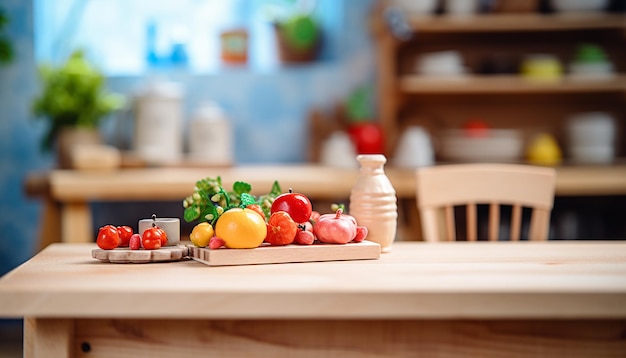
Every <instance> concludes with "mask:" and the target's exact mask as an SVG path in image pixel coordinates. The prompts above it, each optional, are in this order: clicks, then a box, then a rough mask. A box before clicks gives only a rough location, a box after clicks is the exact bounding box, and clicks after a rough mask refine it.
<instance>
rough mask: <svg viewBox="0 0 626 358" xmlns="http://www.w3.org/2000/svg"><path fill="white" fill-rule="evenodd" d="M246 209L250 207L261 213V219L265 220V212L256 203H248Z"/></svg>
mask: <svg viewBox="0 0 626 358" xmlns="http://www.w3.org/2000/svg"><path fill="white" fill-rule="evenodd" d="M246 209H250V210H252V211H254V212H256V213H258V214H259V215H261V217H262V218H263V220H265V213H264V212H263V209H261V206H259V205H258V204H250V205H248V206H246Z"/></svg>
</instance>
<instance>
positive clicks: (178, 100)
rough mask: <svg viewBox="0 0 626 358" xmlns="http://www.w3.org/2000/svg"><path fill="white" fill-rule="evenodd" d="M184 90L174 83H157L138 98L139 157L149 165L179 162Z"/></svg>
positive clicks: (136, 146) (136, 122)
mask: <svg viewBox="0 0 626 358" xmlns="http://www.w3.org/2000/svg"><path fill="white" fill-rule="evenodd" d="M182 99H183V90H182V88H181V87H180V85H179V84H177V83H174V82H165V81H154V82H151V83H150V84H148V86H146V87H145V88H144V89H143V90H142V91H140V92H139V94H138V95H137V96H136V97H135V103H134V104H135V108H134V109H135V140H134V145H133V146H134V150H135V152H136V154H137V155H138V156H139V157H140V158H141V159H143V160H145V161H146V162H148V163H149V164H165V163H170V162H176V161H178V160H180V158H181V156H182V151H183V145H182V136H183V135H182V126H183V123H182V120H183V109H182Z"/></svg>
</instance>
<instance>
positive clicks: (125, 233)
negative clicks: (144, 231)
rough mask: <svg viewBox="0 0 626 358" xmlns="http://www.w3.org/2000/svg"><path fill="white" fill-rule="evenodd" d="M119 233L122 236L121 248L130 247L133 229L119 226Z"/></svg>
mask: <svg viewBox="0 0 626 358" xmlns="http://www.w3.org/2000/svg"><path fill="white" fill-rule="evenodd" d="M117 233H118V234H119V235H120V244H119V246H120V247H128V242H129V241H130V237H131V236H132V235H133V229H132V228H131V227H130V226H118V227H117Z"/></svg>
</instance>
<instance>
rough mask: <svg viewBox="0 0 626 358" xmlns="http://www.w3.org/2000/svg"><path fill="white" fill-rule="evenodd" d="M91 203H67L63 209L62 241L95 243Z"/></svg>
mask: <svg viewBox="0 0 626 358" xmlns="http://www.w3.org/2000/svg"><path fill="white" fill-rule="evenodd" d="M92 225H93V224H92V218H91V209H90V207H89V203H65V204H63V207H62V209H61V241H62V242H93V241H94V238H93V237H92V236H93V232H92Z"/></svg>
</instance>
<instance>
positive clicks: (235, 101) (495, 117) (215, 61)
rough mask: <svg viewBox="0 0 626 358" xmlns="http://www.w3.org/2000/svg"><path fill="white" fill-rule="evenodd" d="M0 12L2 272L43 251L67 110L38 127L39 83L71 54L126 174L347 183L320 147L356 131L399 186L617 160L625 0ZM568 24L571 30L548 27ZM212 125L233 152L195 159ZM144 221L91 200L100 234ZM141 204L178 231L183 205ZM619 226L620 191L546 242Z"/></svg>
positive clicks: (569, 201) (60, 5) (580, 212)
mask: <svg viewBox="0 0 626 358" xmlns="http://www.w3.org/2000/svg"><path fill="white" fill-rule="evenodd" d="M581 3H582V5H581ZM596 3H597V4H596ZM593 6H597V7H596V8H593ZM0 11H1V12H0V15H1V16H2V18H1V22H0V40H1V41H2V42H1V43H0V55H1V56H2V63H1V64H0V126H1V127H0V136H2V139H1V140H0V146H1V148H0V166H1V171H0V182H1V183H2V185H1V186H0V190H1V195H2V196H1V198H2V200H1V204H0V205H1V206H0V232H1V235H0V237H1V240H0V274H4V273H6V272H8V271H9V270H10V269H12V268H14V267H16V266H17V265H19V264H20V263H22V262H24V261H25V260H27V259H28V258H29V257H31V256H32V255H33V254H34V253H35V252H36V250H38V246H37V245H38V242H37V239H38V236H39V234H40V230H41V229H42V228H41V227H39V225H38V223H39V222H40V219H41V215H42V203H41V200H40V198H38V197H36V196H28V195H26V193H25V189H24V180H25V178H26V177H27V176H28V175H29V174H32V173H36V172H45V171H46V170H50V169H53V168H56V167H58V166H63V165H64V164H63V163H62V158H60V157H58V156H57V153H56V152H55V151H54V150H45V149H42V144H41V143H42V139H43V138H44V137H45V135H46V134H47V132H48V129H49V125H48V123H47V121H46V120H43V119H42V117H46V116H45V113H49V111H50V108H49V107H45V105H44V104H45V103H44V102H45V101H46V100H47V101H49V102H51V103H52V104H50V103H48V104H49V105H51V106H57V105H58V106H63V103H62V101H61V100H58V99H52V100H50V98H47V99H42V104H41V106H40V107H41V108H40V109H41V110H40V113H39V115H36V114H35V113H34V112H33V105H34V103H35V100H36V99H38V98H40V99H41V98H42V96H43V94H42V93H43V91H44V84H45V83H44V82H43V81H42V80H41V77H40V74H39V72H38V69H39V68H40V67H41V66H42V65H46V64H47V65H49V66H51V67H50V68H60V67H62V66H65V65H66V63H67V61H68V59H69V58H70V57H71V56H72V55H74V56H75V58H74V59H75V60H76V61H77V62H75V63H74V65H72V66H74V67H72V68H73V69H74V70H77V71H82V70H85V68H84V67H85V66H92V67H93V68H95V69H97V71H99V72H100V73H101V74H102V75H103V76H104V83H103V84H104V89H105V90H106V91H107V92H108V93H111V94H115V95H118V97H115V98H111V101H112V103H113V102H115V104H117V105H119V108H117V109H115V110H114V111H112V112H111V113H109V114H107V115H106V116H105V118H104V120H103V121H102V122H101V123H100V124H99V126H98V132H99V134H100V135H101V136H102V140H103V142H104V144H106V146H108V148H113V149H115V150H117V151H120V152H124V153H127V152H128V151H129V150H130V149H133V148H134V149H135V154H137V153H139V154H141V151H142V150H143V153H144V154H145V155H144V156H141V155H138V156H136V157H133V156H125V157H124V159H123V164H124V165H129V166H133V165H135V166H139V165H164V164H168V163H169V162H172V161H173V162H176V161H181V160H184V161H185V163H187V164H190V165H207V166H211V165H213V166H220V165H248V164H264V163H273V164H274V163H277V164H294V163H295V164H297V163H306V162H320V163H321V164H323V165H331V166H346V165H347V166H350V165H352V164H353V163H345V162H342V157H341V156H333V155H327V153H328V152H327V151H325V150H326V149H328V148H345V147H342V146H343V145H345V144H346V138H347V137H346V133H345V132H343V131H341V129H345V128H346V126H350V125H351V124H352V125H353V124H366V125H370V127H372V128H369V129H368V130H373V131H374V132H370V133H373V134H370V136H373V137H376V136H377V135H380V133H383V135H384V137H383V138H378V139H376V140H373V142H370V143H369V147H367V145H368V144H363V143H361V144H363V145H365V147H358V146H356V145H355V146H353V147H351V148H348V152H349V151H350V150H354V151H355V152H364V151H384V152H385V153H386V154H388V156H389V158H390V162H389V164H388V165H390V166H397V167H402V168H409V169H410V168H414V167H417V166H421V165H432V164H435V163H436V162H442V163H443V162H467V161H485V160H487V161H517V162H530V163H535V164H541V165H557V166H558V165H574V166H575V165H586V166H589V165H591V167H592V168H594V167H595V168H598V169H607V168H608V170H609V172H610V173H613V172H611V170H612V169H613V168H620V163H621V164H623V162H622V161H620V158H623V157H624V155H625V154H626V151H625V150H624V141H623V133H624V126H623V124H622V123H623V120H624V112H625V109H626V107H625V106H624V104H625V102H624V99H625V98H624V93H625V90H626V84H625V83H626V82H625V80H624V77H623V73H624V72H625V71H626V66H625V63H624V60H625V59H626V53H625V49H626V46H624V45H625V44H626V41H625V33H626V32H625V31H624V30H625V27H626V23H625V21H624V3H623V1H620V0H607V1H591V0H589V1H573V0H569V1H567V0H565V1H557V0H533V1H527V0H520V1H511V0H481V1H472V0H461V1H453V0H440V1H436V0H429V1H426V0H414V1H402V0H396V1H388V2H383V1H375V0H315V1H313V0H301V1H289V0H230V1H226V0H179V1H168V0H159V1H149V0H131V1H122V0H55V1H45V0H3V1H2V2H1V3H0ZM560 13H572V14H574V15H572V16H573V17H572V18H573V19H574V20H573V22H570V20H567V19H566V20H562V19H560V18H556V17H549V16H556V15H558V14H560ZM580 14H582V15H580ZM478 15H480V16H489V19H491V20H489V19H487V20H486V21H485V19H483V18H481V20H475V19H474V20H472V19H473V18H474V17H475V16H478ZM579 15H580V16H581V17H579V18H578V19H576V18H577V16H579ZM507 16H508V17H507ZM481 27H482V30H480V29H481ZM277 28H280V29H282V30H283V31H282V32H280V35H277V32H276V31H275V30H276V29H277ZM477 29H478V30H477ZM555 43H557V44H558V45H555ZM288 45H293V46H295V47H296V50H295V51H294V50H293V49H292V50H289V49H288V48H287V47H288ZM77 51H80V52H77ZM81 56H82V57H81ZM81 61H86V62H81ZM85 63H86V64H87V65H85ZM81 66H83V67H81ZM70 67H71V66H70ZM468 78H470V79H471V81H467V79H468ZM559 81H561V82H559ZM555 83H557V84H556V85H555ZM543 86H547V87H543ZM546 88H547V89H546ZM116 101H117V102H116ZM410 105H413V106H412V108H409V107H411V106H410ZM113 107H115V106H112V108H113ZM46 108H47V109H46ZM131 108H132V109H133V110H131ZM138 108H140V109H138ZM46 110H48V112H46ZM142 111H143V112H142ZM146 113H151V115H157V116H158V115H159V114H160V115H165V114H167V115H171V116H174V117H175V118H176V119H177V121H178V122H179V123H180V126H174V127H168V125H170V124H171V123H170V124H167V123H166V124H164V125H163V126H155V125H154V122H152V124H151V123H146V122H142V120H145V118H144V119H142V115H143V116H147V114H146ZM203 118H204V119H206V118H210V119H211V120H212V121H209V122H210V123H212V124H211V128H212V129H213V130H214V131H221V132H220V133H227V134H228V133H230V136H222V137H220V138H222V139H223V138H232V142H228V141H226V142H224V143H223V145H221V146H218V147H217V148H216V149H214V151H215V152H212V153H211V154H210V155H207V156H204V158H203V159H205V160H206V161H205V162H196V161H195V160H196V159H198V157H194V153H195V152H196V151H197V152H202V151H203V150H205V149H204V148H203V147H202V143H201V142H196V141H194V139H193V136H194V134H197V133H200V132H201V131H202V130H203V128H205V127H203V122H202V119H203ZM168 123H169V122H168ZM576 123H578V124H579V125H578V126H577V125H575V124H576ZM589 123H592V124H593V123H595V124H596V125H597V126H599V128H595V127H594V128H592V129H589V128H588V127H585V126H586V125H589ZM196 126H197V127H196ZM577 128H578V129H577ZM485 129H489V130H490V132H489V135H488V136H487V137H485V136H484V133H485V132H481V131H483V130H485ZM577 130H578V132H576V131H577ZM137 131H140V132H141V133H142V134H143V135H144V136H147V138H148V141H147V143H146V142H145V141H144V142H141V141H140V140H138V139H137V137H136V136H135V135H136V133H137ZM580 131H582V132H583V133H587V134H588V133H591V132H592V131H599V133H600V135H599V137H598V138H595V142H594V143H592V144H593V147H594V148H593V150H591V151H590V150H587V149H589V148H587V147H589V146H588V145H586V144H587V143H586V142H585V141H586V140H587V139H588V137H589V138H590V137H591V135H587V134H585V135H583V137H584V138H583V139H580V138H579V140H580V141H581V143H582V142H585V143H582V144H580V146H576V145H574V142H575V141H574V139H572V138H578V137H576V133H579V132H580ZM481 133H482V134H481ZM594 133H595V132H594ZM168 134H169V136H168ZM172 134H174V135H175V137H174V138H172V136H171V135H172ZM150 138H159V143H158V146H154V143H150ZM475 138H482V140H479V141H476V140H475ZM590 140H591V139H590ZM137 141H140V143H138V142H137ZM151 145H152V146H151ZM137 146H140V147H141V148H137ZM579 147H580V148H579ZM583 147H584V148H583ZM53 148H54V147H53ZM172 148H174V149H172ZM416 148H417V149H416ZM155 153H156V156H154V154H155ZM334 153H337V151H336V150H335V151H334ZM349 153H350V152H349ZM97 154H101V155H102V156H104V157H106V156H108V155H111V153H110V152H107V151H100V152H97ZM150 154H152V155H153V157H150ZM170 155H171V156H172V157H171V158H169V157H168V156H170ZM349 157H350V156H349ZM86 158H87V159H89V156H88V155H87V156H86ZM111 158H112V159H111V160H112V162H111V163H114V165H118V164H119V162H116V160H117V159H116V158H118V157H115V156H114V155H111ZM201 159H202V156H201ZM161 161H165V162H168V163H164V162H161ZM617 180H618V181H619V180H620V179H619V178H618V179H617ZM624 180H625V181H626V178H624ZM598 185H602V184H598ZM181 199H182V198H181ZM140 205H144V204H143V203H136V202H135V203H106V204H105V203H94V204H93V209H94V226H96V227H97V226H99V225H102V224H106V223H110V222H116V220H115V219H114V218H115V217H121V216H124V215H126V216H129V215H130V216H131V217H134V216H133V212H134V210H136V208H137V206H140ZM151 205H160V208H161V209H160V211H159V212H160V213H162V216H168V215H173V216H181V213H180V212H181V206H180V202H176V203H167V202H164V203H156V204H155V203H152V204H151ZM625 212H626V197H625V196H624V193H623V192H610V191H608V192H607V193H606V194H605V195H593V196H588V195H585V196H580V197H579V196H576V195H574V196H565V197H559V198H557V202H556V204H555V210H554V213H553V225H554V226H555V228H554V229H553V230H552V231H551V239H590V238H607V239H616V238H626V224H625V220H624V213H625ZM117 221H119V220H117Z"/></svg>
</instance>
